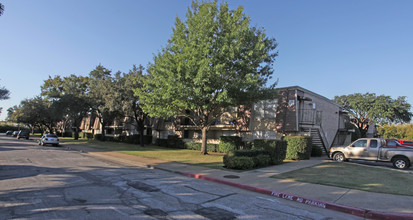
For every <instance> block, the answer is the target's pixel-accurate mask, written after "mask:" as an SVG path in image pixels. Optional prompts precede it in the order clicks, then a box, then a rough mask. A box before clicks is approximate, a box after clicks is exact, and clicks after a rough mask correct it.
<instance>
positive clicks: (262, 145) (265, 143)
mask: <svg viewBox="0 0 413 220" xmlns="http://www.w3.org/2000/svg"><path fill="white" fill-rule="evenodd" d="M252 149H254V150H264V151H266V152H267V153H268V154H269V156H270V158H271V164H274V165H277V164H281V163H282V162H283V161H284V160H285V157H286V149H287V142H285V141H283V140H259V139H256V140H254V142H253V144H252Z"/></svg>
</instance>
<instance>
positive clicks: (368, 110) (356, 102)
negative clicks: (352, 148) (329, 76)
mask: <svg viewBox="0 0 413 220" xmlns="http://www.w3.org/2000/svg"><path fill="white" fill-rule="evenodd" d="M334 101H335V102H337V103H338V104H340V105H342V106H343V108H344V109H345V110H346V111H347V112H348V113H349V115H350V119H351V122H352V123H353V124H355V125H356V126H357V127H358V128H359V130H360V132H361V135H362V137H365V136H366V134H367V131H368V129H369V127H370V125H372V124H374V123H376V124H386V123H406V122H410V120H411V117H412V115H413V114H412V113H411V112H410V107H411V106H410V104H409V103H408V102H407V101H406V97H405V96H400V97H398V98H397V99H392V98H391V97H390V96H385V95H380V96H377V95H376V94H375V93H365V94H360V93H355V94H351V95H343V96H336V97H335V98H334Z"/></svg>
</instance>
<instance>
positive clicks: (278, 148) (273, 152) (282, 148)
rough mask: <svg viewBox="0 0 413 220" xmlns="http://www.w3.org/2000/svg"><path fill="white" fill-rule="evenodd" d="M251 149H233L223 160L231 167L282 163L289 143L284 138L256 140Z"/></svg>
mask: <svg viewBox="0 0 413 220" xmlns="http://www.w3.org/2000/svg"><path fill="white" fill-rule="evenodd" d="M247 146H248V148H250V149H244V150H233V151H230V152H229V153H227V154H226V155H225V156H224V158H223V160H224V165H225V167H227V168H229V169H242V170H245V169H252V168H256V167H265V166H269V165H276V164H281V163H282V162H283V160H284V159H285V155H286V148H287V143H286V142H285V141H282V140H254V142H250V143H249V144H248V145H247Z"/></svg>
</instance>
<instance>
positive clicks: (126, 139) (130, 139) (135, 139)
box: [88, 134, 152, 144]
mask: <svg viewBox="0 0 413 220" xmlns="http://www.w3.org/2000/svg"><path fill="white" fill-rule="evenodd" d="M88 138H89V137H88ZM93 139H95V140H100V141H102V140H103V136H102V134H95V135H93ZM105 141H112V142H123V143H128V144H140V143H141V140H140V135H129V136H126V135H120V136H116V137H112V136H105ZM143 143H144V144H151V143H152V135H144V136H143Z"/></svg>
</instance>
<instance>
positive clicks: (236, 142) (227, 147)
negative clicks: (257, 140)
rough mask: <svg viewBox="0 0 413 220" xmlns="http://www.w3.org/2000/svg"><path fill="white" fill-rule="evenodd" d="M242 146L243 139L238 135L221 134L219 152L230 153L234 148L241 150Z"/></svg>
mask: <svg viewBox="0 0 413 220" xmlns="http://www.w3.org/2000/svg"><path fill="white" fill-rule="evenodd" d="M241 146H242V139H241V137H238V136H221V137H220V138H219V145H218V152H221V153H228V152H230V151H232V150H239V149H240V148H241Z"/></svg>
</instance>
